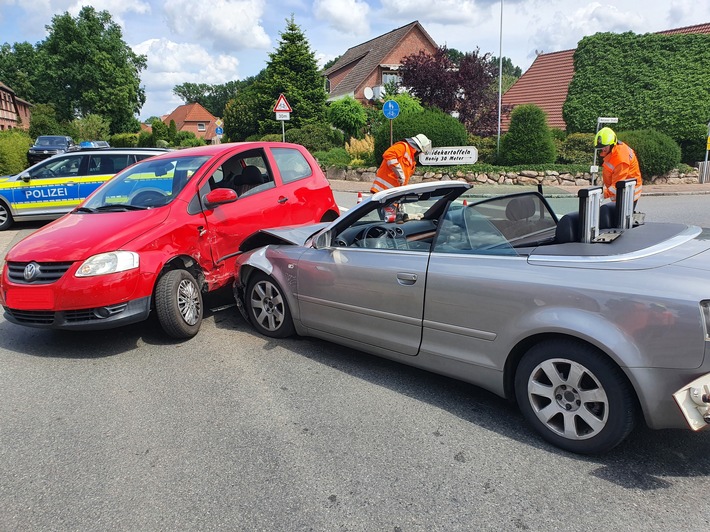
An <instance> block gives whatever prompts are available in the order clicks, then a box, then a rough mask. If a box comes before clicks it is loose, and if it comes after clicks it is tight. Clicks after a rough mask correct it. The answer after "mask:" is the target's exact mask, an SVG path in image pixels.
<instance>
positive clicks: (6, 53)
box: [0, 42, 40, 102]
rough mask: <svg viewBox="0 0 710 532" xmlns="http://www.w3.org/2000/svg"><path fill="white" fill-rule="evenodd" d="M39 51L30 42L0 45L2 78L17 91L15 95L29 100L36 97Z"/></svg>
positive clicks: (0, 76) (0, 71)
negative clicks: (35, 82)
mask: <svg viewBox="0 0 710 532" xmlns="http://www.w3.org/2000/svg"><path fill="white" fill-rule="evenodd" d="M37 62H38V60H37V52H36V51H35V48H34V46H32V45H31V44H30V43H28V42H22V43H15V44H13V45H12V46H10V45H9V44H7V43H5V44H3V45H2V46H1V47H0V80H2V81H3V83H4V84H5V85H7V86H8V87H10V88H11V89H12V90H13V91H15V95H16V96H18V97H20V98H22V99H23V100H27V101H29V102H36V101H38V100H37V99H36V98H35V86H34V80H35V74H36V73H37V72H39V71H40V69H39V67H38V65H37Z"/></svg>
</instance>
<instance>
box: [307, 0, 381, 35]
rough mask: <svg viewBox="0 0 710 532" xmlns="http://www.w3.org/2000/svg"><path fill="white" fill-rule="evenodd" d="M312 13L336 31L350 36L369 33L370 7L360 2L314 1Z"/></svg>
mask: <svg viewBox="0 0 710 532" xmlns="http://www.w3.org/2000/svg"><path fill="white" fill-rule="evenodd" d="M313 12H314V13H315V16H316V18H317V19H319V20H324V21H326V22H327V23H328V25H329V26H331V27H332V28H333V29H336V30H338V31H342V32H345V33H348V34H351V35H367V33H368V32H369V31H370V24H369V15H370V6H369V5H368V4H367V2H364V1H362V0H315V2H313Z"/></svg>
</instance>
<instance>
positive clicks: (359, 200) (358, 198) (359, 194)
mask: <svg viewBox="0 0 710 532" xmlns="http://www.w3.org/2000/svg"><path fill="white" fill-rule="evenodd" d="M357 202H358V203H362V192H358V193H357Z"/></svg>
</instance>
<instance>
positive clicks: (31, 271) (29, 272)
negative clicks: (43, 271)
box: [23, 262, 40, 281]
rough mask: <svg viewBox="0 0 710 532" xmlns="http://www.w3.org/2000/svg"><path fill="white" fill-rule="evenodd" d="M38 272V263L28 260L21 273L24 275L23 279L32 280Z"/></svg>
mask: <svg viewBox="0 0 710 532" xmlns="http://www.w3.org/2000/svg"><path fill="white" fill-rule="evenodd" d="M39 273H40V271H39V264H37V263H36V262H30V263H29V264H28V265H27V266H25V271H24V273H23V275H24V277H25V281H33V280H34V279H36V278H37V277H39Z"/></svg>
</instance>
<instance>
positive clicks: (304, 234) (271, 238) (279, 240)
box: [239, 222, 330, 251]
mask: <svg viewBox="0 0 710 532" xmlns="http://www.w3.org/2000/svg"><path fill="white" fill-rule="evenodd" d="M329 225H330V222H322V223H318V224H308V225H294V226H290V227H274V228H271V229H260V230H259V231H257V232H256V233H253V234H251V235H249V236H248V237H247V238H245V239H244V241H243V242H242V244H241V245H240V246H239V249H240V250H241V251H249V250H252V249H255V248H258V247H262V246H265V245H267V244H293V245H295V246H302V245H304V244H305V243H306V241H307V240H308V239H309V238H310V237H311V236H313V235H314V234H315V233H317V232H318V231H320V230H321V229H323V228H324V227H328V226H329Z"/></svg>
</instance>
